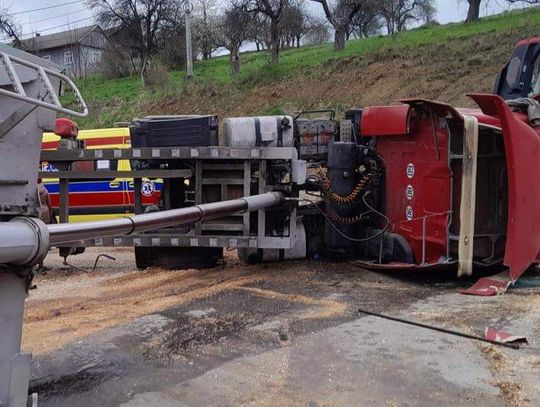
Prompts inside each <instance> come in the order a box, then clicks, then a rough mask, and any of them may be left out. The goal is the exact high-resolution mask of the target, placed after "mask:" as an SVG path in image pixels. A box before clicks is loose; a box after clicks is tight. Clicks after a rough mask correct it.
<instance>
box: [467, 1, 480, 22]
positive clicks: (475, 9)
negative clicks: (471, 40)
mask: <svg viewBox="0 0 540 407" xmlns="http://www.w3.org/2000/svg"><path fill="white" fill-rule="evenodd" d="M467 2H468V3H469V9H468V10H467V18H466V19H465V21H466V22H468V23H470V22H473V21H478V19H479V18H480V3H481V2H482V0H467Z"/></svg>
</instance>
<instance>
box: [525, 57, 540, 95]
mask: <svg viewBox="0 0 540 407" xmlns="http://www.w3.org/2000/svg"><path fill="white" fill-rule="evenodd" d="M538 94H540V56H538V57H537V58H536V61H535V62H534V66H533V71H532V77H531V90H530V92H529V95H528V96H534V95H538Z"/></svg>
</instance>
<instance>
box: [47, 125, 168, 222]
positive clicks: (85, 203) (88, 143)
mask: <svg viewBox="0 0 540 407" xmlns="http://www.w3.org/2000/svg"><path fill="white" fill-rule="evenodd" d="M77 139H78V140H83V141H84V145H85V148H89V149H99V148H101V149H105V148H130V147H131V141H130V135H129V128H127V127H118V128H108V129H95V130H81V131H79V132H78V135H77ZM59 145H60V136H59V135H56V134H54V133H44V134H43V140H42V149H43V150H54V149H56V148H58V147H59ZM78 164H81V165H90V166H93V167H94V168H84V169H85V170H94V171H101V170H114V171H116V170H118V171H129V170H130V162H129V160H118V161H109V160H100V161H87V162H79V163H78ZM41 166H42V171H53V172H54V171H57V169H56V168H54V166H53V165H51V164H49V163H46V162H43V163H42V164H41ZM43 184H44V186H45V188H47V191H48V192H49V195H50V198H51V203H52V207H53V212H54V213H55V214H56V215H58V207H59V183H58V179H45V180H44V182H43ZM161 185H162V182H161V180H158V181H153V180H148V179H145V180H143V187H142V191H141V192H142V194H141V196H142V202H143V206H147V205H158V204H159V199H160V190H161ZM133 208H134V192H133V179H132V178H111V179H92V178H89V179H84V180H73V181H70V182H69V214H70V216H69V221H70V222H82V221H90V220H100V219H111V218H118V217H125V216H126V215H130V214H133Z"/></svg>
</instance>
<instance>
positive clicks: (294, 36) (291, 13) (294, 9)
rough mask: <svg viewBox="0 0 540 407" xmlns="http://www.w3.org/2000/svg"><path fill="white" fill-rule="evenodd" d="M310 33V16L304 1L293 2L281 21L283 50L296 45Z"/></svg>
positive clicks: (287, 7)
mask: <svg viewBox="0 0 540 407" xmlns="http://www.w3.org/2000/svg"><path fill="white" fill-rule="evenodd" d="M308 31H309V16H308V15H307V14H306V12H305V9H304V7H303V1H291V2H290V3H289V4H288V5H287V6H286V7H285V11H284V13H283V17H282V19H281V44H282V47H283V48H291V47H294V46H295V45H296V47H297V48H300V41H301V40H302V37H304V36H305V35H306V34H307V33H308Z"/></svg>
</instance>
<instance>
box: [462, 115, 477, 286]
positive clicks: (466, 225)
mask: <svg viewBox="0 0 540 407" xmlns="http://www.w3.org/2000/svg"><path fill="white" fill-rule="evenodd" d="M463 129H464V131H463V162H462V177H461V203H460V211H459V213H460V218H459V224H460V227H459V247H458V258H459V266H458V277H460V276H463V275H467V276H469V275H471V274H472V269H473V255H474V253H473V246H474V217H475V212H476V170H477V162H478V120H477V119H476V117H473V116H464V122H463Z"/></svg>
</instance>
